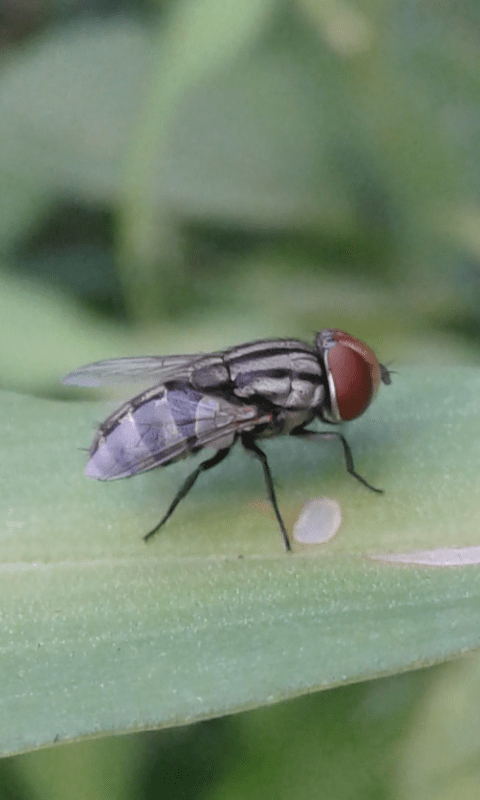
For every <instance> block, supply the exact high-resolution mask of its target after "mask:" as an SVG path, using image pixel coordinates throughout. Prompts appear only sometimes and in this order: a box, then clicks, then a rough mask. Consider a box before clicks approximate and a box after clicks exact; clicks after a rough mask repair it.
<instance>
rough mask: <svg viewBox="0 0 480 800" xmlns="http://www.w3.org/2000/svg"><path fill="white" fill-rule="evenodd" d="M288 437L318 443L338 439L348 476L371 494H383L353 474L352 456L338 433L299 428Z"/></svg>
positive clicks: (346, 443) (342, 437)
mask: <svg viewBox="0 0 480 800" xmlns="http://www.w3.org/2000/svg"><path fill="white" fill-rule="evenodd" d="M290 436H299V437H302V438H303V439H308V440H309V441H310V442H318V441H319V440H320V439H322V440H323V441H325V440H326V439H334V438H335V439H338V440H339V441H340V442H341V444H342V447H343V455H344V456H345V466H346V468H347V472H348V473H349V475H353V477H354V478H356V479H357V481H360V483H363V485H364V486H366V487H367V489H371V490H372V492H378V494H383V489H377V488H376V487H375V486H372V484H371V483H369V482H368V481H366V480H365V478H362V476H361V475H359V474H358V472H355V465H354V463H353V456H352V451H351V450H350V445H349V444H348V442H347V440H346V439H345V436H343V434H341V433H339V432H338V431H309V430H305V429H304V428H299V429H298V430H294V431H292V432H291V433H290Z"/></svg>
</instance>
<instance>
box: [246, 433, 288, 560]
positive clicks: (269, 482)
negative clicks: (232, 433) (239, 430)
mask: <svg viewBox="0 0 480 800" xmlns="http://www.w3.org/2000/svg"><path fill="white" fill-rule="evenodd" d="M240 439H241V442H242V444H243V446H244V448H245V450H247V451H248V452H249V453H252V455H254V456H255V458H258V460H259V461H260V463H261V465H262V467H263V475H264V477H265V483H266V486H267V492H268V498H269V500H270V502H271V504H272V506H273V510H274V511H275V516H276V518H277V522H278V524H279V526H280V530H281V532H282V536H283V541H284V542H285V550H286V551H287V552H290V551H291V549H292V546H291V544H290V539H289V538H288V533H287V529H286V528H285V523H284V521H283V519H282V515H281V514H280V510H279V508H278V503H277V498H276V496H275V489H274V488H273V479H272V473H271V472H270V467H269V466H268V461H267V456H266V455H265V453H264V452H263V450H260V448H259V447H258V446H257V445H256V444H255V442H254V440H253V437H252V436H251V435H248V434H247V433H243V434H242V435H241V437H240Z"/></svg>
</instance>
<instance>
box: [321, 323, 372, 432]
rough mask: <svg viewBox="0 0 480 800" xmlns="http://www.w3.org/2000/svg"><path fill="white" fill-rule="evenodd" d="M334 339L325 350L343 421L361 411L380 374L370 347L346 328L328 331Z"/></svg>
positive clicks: (357, 415)
mask: <svg viewBox="0 0 480 800" xmlns="http://www.w3.org/2000/svg"><path fill="white" fill-rule="evenodd" d="M330 333H331V336H332V339H333V340H334V341H335V342H336V344H334V345H333V347H330V348H329V349H328V350H327V352H326V358H327V363H328V369H329V371H330V374H331V376H332V379H333V384H334V386H335V394H336V400H337V406H338V410H339V412H340V417H341V419H342V420H343V421H345V422H346V421H347V420H349V419H355V417H359V416H360V414H363V412H364V411H365V409H366V408H367V407H368V406H369V405H370V403H371V402H372V400H373V399H374V397H375V395H376V394H377V392H378V388H379V386H380V383H381V380H382V376H381V370H380V364H379V363H378V361H377V357H376V355H375V353H374V352H373V350H371V349H370V347H368V345H366V344H365V343H364V342H361V341H360V339H355V337H354V336H350V334H348V333H345V331H339V330H332V331H330Z"/></svg>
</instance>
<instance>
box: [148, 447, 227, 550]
mask: <svg viewBox="0 0 480 800" xmlns="http://www.w3.org/2000/svg"><path fill="white" fill-rule="evenodd" d="M229 452H230V447H225V448H224V449H223V450H218V452H217V453H215V455H214V456H212V458H207V459H206V461H202V463H201V464H199V465H198V467H197V469H194V470H193V472H192V473H190V475H189V476H188V478H187V479H186V480H185V481H184V483H183V484H182V485H181V487H180V489H179V490H178V492H177V494H176V495H175V497H174V498H173V500H172V502H171V504H170V508H169V509H168V511H167V513H166V514H165V516H164V517H162V519H161V520H160V522H159V523H158V525H155V527H154V528H152V530H151V531H149V532H148V533H146V534H145V536H144V537H143V538H144V540H145V541H147V539H150V536H153V534H154V533H156V532H157V531H158V530H160V528H161V527H162V525H164V524H165V522H166V521H167V519H169V517H171V516H172V514H173V512H174V511H175V509H176V507H177V506H178V504H179V502H180V500H183V498H184V497H185V496H186V495H187V494H188V493H189V491H190V489H191V488H192V486H193V484H194V483H195V481H196V480H197V478H198V476H199V475H200V473H201V472H205V471H206V470H207V469H211V468H212V467H215V466H216V465H217V464H220V462H221V461H223V459H224V458H225V457H226V456H227V455H228V454H229Z"/></svg>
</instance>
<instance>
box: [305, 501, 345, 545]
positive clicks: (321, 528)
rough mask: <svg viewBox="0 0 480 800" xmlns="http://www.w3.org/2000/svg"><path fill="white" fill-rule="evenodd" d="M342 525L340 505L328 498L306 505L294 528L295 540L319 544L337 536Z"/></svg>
mask: <svg viewBox="0 0 480 800" xmlns="http://www.w3.org/2000/svg"><path fill="white" fill-rule="evenodd" d="M341 523H342V514H341V510H340V505H339V503H337V501H336V500H330V498H328V497H317V498H315V500H309V502H308V503H305V505H304V507H303V509H302V511H301V512H300V515H299V517H298V519H297V521H296V522H295V525H294V526H293V538H294V539H295V541H296V542H301V543H302V544H319V543H321V542H327V541H328V540H329V539H331V538H332V537H333V536H335V534H336V532H337V531H338V529H339V527H340V525H341Z"/></svg>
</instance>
